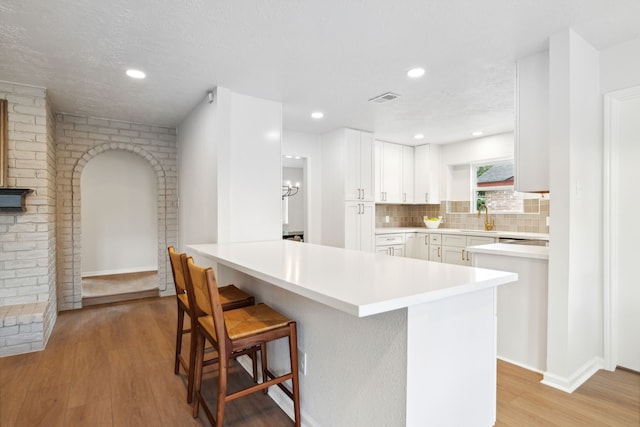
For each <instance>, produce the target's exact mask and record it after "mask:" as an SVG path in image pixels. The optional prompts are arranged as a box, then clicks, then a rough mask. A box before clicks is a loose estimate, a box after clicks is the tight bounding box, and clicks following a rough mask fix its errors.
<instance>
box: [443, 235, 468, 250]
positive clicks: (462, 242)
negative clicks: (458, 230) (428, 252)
mask: <svg viewBox="0 0 640 427" xmlns="http://www.w3.org/2000/svg"><path fill="white" fill-rule="evenodd" d="M442 246H455V247H458V248H465V247H466V246H467V236H465V235H452V234H444V235H442Z"/></svg>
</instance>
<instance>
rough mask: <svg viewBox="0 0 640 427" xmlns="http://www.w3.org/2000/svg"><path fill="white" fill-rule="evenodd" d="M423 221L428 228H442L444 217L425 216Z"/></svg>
mask: <svg viewBox="0 0 640 427" xmlns="http://www.w3.org/2000/svg"><path fill="white" fill-rule="evenodd" d="M422 220H423V221H424V225H426V226H427V228H438V227H439V226H440V223H441V222H442V217H438V218H434V217H428V216H425V217H423V218H422Z"/></svg>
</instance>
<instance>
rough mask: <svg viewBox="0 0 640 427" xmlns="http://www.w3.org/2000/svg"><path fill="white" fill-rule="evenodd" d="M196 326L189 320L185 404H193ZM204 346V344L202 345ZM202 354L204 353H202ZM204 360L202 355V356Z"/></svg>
mask: <svg viewBox="0 0 640 427" xmlns="http://www.w3.org/2000/svg"><path fill="white" fill-rule="evenodd" d="M196 327H197V326H196V325H195V324H194V322H193V319H192V320H191V340H190V341H191V342H190V343H189V372H188V376H187V403H191V402H193V382H194V381H195V366H196V351H197V349H196V347H197V335H198V334H197V333H196V332H195V329H196ZM203 346H204V344H203ZM203 354H204V351H203ZM203 360H204V355H203Z"/></svg>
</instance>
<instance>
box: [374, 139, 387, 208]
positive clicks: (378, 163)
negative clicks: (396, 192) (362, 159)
mask: <svg viewBox="0 0 640 427" xmlns="http://www.w3.org/2000/svg"><path fill="white" fill-rule="evenodd" d="M383 144H384V143H383V142H382V141H378V140H376V141H375V142H374V158H375V162H374V167H373V171H374V175H375V179H374V181H375V185H374V187H375V189H374V191H375V201H376V202H383V201H384V194H382V145H383Z"/></svg>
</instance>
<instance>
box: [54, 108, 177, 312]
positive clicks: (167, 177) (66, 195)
mask: <svg viewBox="0 0 640 427" xmlns="http://www.w3.org/2000/svg"><path fill="white" fill-rule="evenodd" d="M109 150H123V151H129V152H131V153H135V154H137V155H139V156H141V157H143V158H144V159H146V160H147V161H148V162H149V163H150V164H151V167H152V168H153V170H154V171H155V172H156V174H157V176H158V282H159V283H158V285H159V288H160V290H161V294H162V295H169V294H172V293H175V289H174V287H173V283H172V282H171V280H172V279H171V272H170V270H169V269H170V266H169V265H168V262H167V246H169V245H175V244H176V242H177V160H176V159H177V151H176V132H175V129H172V128H165V127H159V126H149V125H144V124H138V123H129V122H124V121H117V120H108V119H100V118H93V117H79V116H73V115H68V114H57V115H56V158H57V181H56V185H57V194H58V199H57V225H56V226H57V233H58V239H57V259H58V262H57V274H58V308H59V309H60V310H69V309H73V308H79V307H81V306H82V289H81V286H82V277H81V259H80V258H81V254H82V250H81V249H82V248H81V247H80V242H81V234H80V233H81V232H82V231H81V229H80V215H81V212H80V176H81V174H82V170H83V169H84V166H85V165H86V164H87V163H88V162H89V161H90V160H91V159H92V158H94V157H95V156H98V155H100V154H101V153H103V152H105V151H109Z"/></svg>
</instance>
